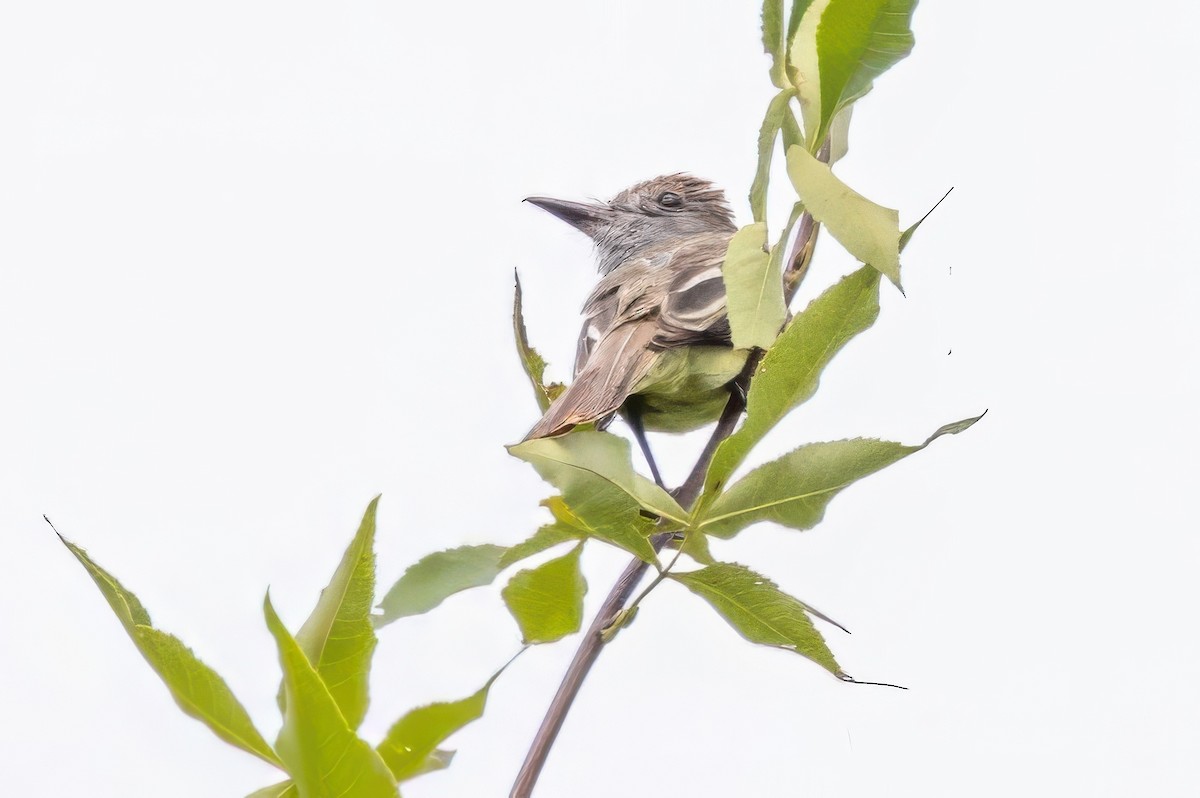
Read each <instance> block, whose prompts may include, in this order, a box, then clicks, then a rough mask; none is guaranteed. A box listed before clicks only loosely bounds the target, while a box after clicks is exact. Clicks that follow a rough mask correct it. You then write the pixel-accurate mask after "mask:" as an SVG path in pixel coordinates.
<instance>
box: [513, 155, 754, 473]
mask: <svg viewBox="0 0 1200 798" xmlns="http://www.w3.org/2000/svg"><path fill="white" fill-rule="evenodd" d="M525 201H526V202H528V203H530V204H532V205H535V206H537V207H539V208H541V209H542V210H545V211H547V212H549V213H551V214H553V215H554V216H556V217H558V218H559V219H561V220H563V221H564V222H566V223H568V224H570V225H571V226H572V227H574V228H575V229H577V230H579V231H580V232H582V233H584V234H585V235H587V236H588V237H589V238H590V239H591V240H592V242H593V243H594V245H595V250H596V266H597V270H598V272H599V274H600V279H599V280H598V282H597V283H596V287H595V288H594V289H593V290H592V292H591V294H590V295H589V296H588V298H587V300H586V301H585V302H584V305H583V317H584V318H583V325H582V328H581V330H580V332H579V340H578V344H577V347H576V356H575V368H574V381H573V382H572V383H571V385H570V387H568V388H567V389H566V390H565V391H564V392H563V393H562V394H561V395H559V396H558V398H557V399H556V400H555V401H554V402H553V403H552V404H551V405H550V407H549V408H548V409H547V410H546V412H545V414H544V415H543V416H542V418H541V419H540V420H539V421H538V422H537V423H536V424H535V425H534V426H533V428H532V429H530V430H529V432H528V434H527V435H526V436H525V440H532V439H536V438H548V437H554V436H558V435H563V434H565V433H567V432H569V431H570V430H571V429H573V428H574V427H576V426H578V425H580V424H587V423H595V424H596V425H597V426H598V427H600V428H604V427H605V426H606V425H607V424H608V423H609V422H610V421H611V419H612V417H613V416H614V415H615V414H617V413H618V412H619V413H620V414H621V415H622V416H623V417H624V418H625V419H626V421H627V422H628V423H629V426H630V428H631V430H632V431H633V433H634V436H635V438H636V439H637V441H638V444H639V445H640V446H641V448H642V451H643V452H644V453H645V454H646V456H647V460H648V461H649V462H650V467H651V470H652V472H653V473H654V476H655V479H656V480H657V481H659V482H661V479H660V478H659V476H658V473H657V467H656V466H655V465H654V463H653V458H652V457H651V456H650V454H649V446H648V444H647V443H646V438H645V432H646V430H652V431H664V432H687V431H690V430H693V429H697V428H699V427H701V426H703V425H705V424H707V423H709V422H711V421H713V420H715V419H716V418H717V417H718V416H719V415H720V414H721V411H722V410H723V409H724V407H725V404H726V403H727V401H728V399H729V395H730V391H731V390H733V388H732V385H733V383H734V381H735V379H736V378H737V377H738V375H739V374H740V373H741V371H742V369H743V368H744V366H745V363H746V359H747V356H748V354H749V352H748V351H747V350H744V349H735V348H734V347H733V342H732V338H731V333H730V326H729V317H728V314H727V311H726V302H725V282H724V278H723V276H722V270H721V269H722V265H723V263H724V260H725V253H726V251H727V249H728V247H729V241H730V239H731V238H732V237H733V234H734V233H736V232H737V225H736V224H735V223H734V219H733V211H732V209H731V208H730V206H729V203H728V202H727V201H726V199H725V194H724V192H723V191H721V190H720V189H719V188H716V187H715V186H714V185H713V184H712V183H711V182H709V181H707V180H703V179H701V178H698V177H694V176H692V175H690V174H687V173H677V174H671V175H663V176H660V177H655V178H653V179H651V180H646V181H644V182H641V183H638V184H636V185H634V186H631V187H630V188H627V189H625V190H624V191H622V192H620V193H619V194H617V195H616V196H615V197H613V198H612V199H611V200H609V201H608V202H574V201H569V200H561V199H553V198H550V197H527V198H526V199H525Z"/></svg>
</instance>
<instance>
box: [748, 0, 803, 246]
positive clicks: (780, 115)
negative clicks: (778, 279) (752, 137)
mask: <svg viewBox="0 0 1200 798" xmlns="http://www.w3.org/2000/svg"><path fill="white" fill-rule="evenodd" d="M768 2H770V0H768ZM794 95H795V92H794V91H793V90H792V89H785V90H784V91H781V92H779V94H776V95H775V98H774V99H772V100H771V103H770V105H768V106H767V113H766V115H765V116H764V117H763V121H762V128H760V129H759V131H758V169H757V170H756V171H755V173H754V182H753V183H751V184H750V211H751V213H753V214H754V221H756V222H764V221H766V219H767V183H768V182H769V181H770V179H771V161H772V160H773V159H774V157H775V139H776V138H778V136H779V129H780V128H781V127H783V123H784V118H785V117H788V116H791V114H792V111H791V108H789V107H788V102H789V101H790V100H791V98H792V97H793V96H794ZM763 236H764V237H765V236H766V231H765V230H764V231H763Z"/></svg>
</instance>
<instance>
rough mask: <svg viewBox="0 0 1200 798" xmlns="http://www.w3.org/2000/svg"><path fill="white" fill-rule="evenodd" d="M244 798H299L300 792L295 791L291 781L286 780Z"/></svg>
mask: <svg viewBox="0 0 1200 798" xmlns="http://www.w3.org/2000/svg"><path fill="white" fill-rule="evenodd" d="M246 798H300V791H299V790H297V789H296V785H295V784H294V783H293V782H292V780H291V779H288V780H287V781H281V782H279V783H278V784H272V785H271V786H270V787H263V788H262V789H261V790H255V791H254V792H253V793H251V794H250V795H247V796H246Z"/></svg>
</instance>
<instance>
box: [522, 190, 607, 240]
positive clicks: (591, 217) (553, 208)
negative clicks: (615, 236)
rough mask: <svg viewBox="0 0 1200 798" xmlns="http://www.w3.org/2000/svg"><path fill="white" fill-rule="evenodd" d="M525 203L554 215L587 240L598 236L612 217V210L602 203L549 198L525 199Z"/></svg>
mask: <svg viewBox="0 0 1200 798" xmlns="http://www.w3.org/2000/svg"><path fill="white" fill-rule="evenodd" d="M525 201H526V202H528V203H531V204H533V205H536V206H538V207H539V208H541V209H542V210H544V211H547V212H549V213H552V214H554V215H555V216H557V217H558V218H559V219H562V220H563V221H564V222H566V223H567V224H569V225H571V226H572V227H574V228H575V229H576V230H579V231H580V232H582V233H583V234H584V235H587V236H588V237H589V238H595V237H596V236H597V235H599V233H600V231H601V230H602V229H604V228H605V227H607V226H608V224H609V222H611V221H612V217H613V209H612V208H610V207H609V206H607V205H604V204H602V203H596V204H593V203H588V202H571V201H570V200H560V199H552V198H550V197H526V198H525Z"/></svg>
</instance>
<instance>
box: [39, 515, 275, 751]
mask: <svg viewBox="0 0 1200 798" xmlns="http://www.w3.org/2000/svg"><path fill="white" fill-rule="evenodd" d="M59 539H60V540H62V542H63V545H65V546H66V547H67V549H68V550H69V551H70V552H71V553H72V554H73V555H75V559H77V560H79V562H80V564H82V565H83V567H84V569H85V570H87V572H88V575H89V576H90V577H91V578H92V581H93V582H95V583H96V587H98V588H100V593H101V595H103V596H104V598H105V600H106V601H107V602H108V605H109V606H110V607H112V610H113V612H114V613H116V615H117V619H118V620H120V622H121V625H122V626H123V627H125V631H126V632H127V633H128V634H129V637H130V638H131V639H132V640H133V642H134V645H136V646H137V648H138V651H140V652H141V654H142V656H143V657H144V658H145V659H146V662H148V663H150V667H151V668H153V669H154V672H155V673H157V674H158V677H159V678H160V679H162V681H163V684H165V685H166V686H167V689H168V690H170V691H171V697H172V698H174V699H175V703H176V704H178V705H179V708H180V709H182V710H183V711H184V712H185V713H186V714H188V715H190V716H191V717H193V718H195V719H196V720H198V721H200V722H201V723H203V724H204V725H205V726H207V727H208V728H209V729H210V730H212V732H213V733H214V734H216V735H217V736H218V737H220V738H221V739H222V740H224V741H225V742H227V743H229V744H230V745H234V746H237V747H238V748H241V749H242V750H243V751H247V752H249V753H251V754H254V755H255V756H257V757H259V758H260V759H262V760H265V761H267V762H270V763H271V764H272V765H281V762H280V761H279V757H277V756H276V755H275V752H274V751H272V750H271V746H270V745H268V744H267V741H266V740H264V739H263V737H262V735H261V734H259V732H258V729H256V728H255V727H254V722H253V721H252V720H250V715H249V714H247V712H246V709H245V707H243V706H242V704H241V702H240V701H238V700H237V698H236V697H235V696H234V695H233V691H231V690H230V689H229V685H227V684H226V683H225V680H224V679H222V678H221V677H220V675H218V674H217V672H216V671H214V670H213V669H212V668H210V667H208V666H207V665H205V664H204V663H203V662H201V661H200V659H199V658H197V657H196V655H195V654H193V653H192V651H191V649H189V648H188V647H187V646H185V645H184V644H183V643H182V642H181V641H180V640H179V639H178V638H177V637H174V636H173V635H169V634H167V633H166V632H162V631H159V630H158V629H155V628H154V627H153V625H152V624H151V622H150V613H148V612H147V611H146V608H145V607H144V606H142V603H141V601H139V600H138V597H137V596H135V595H134V594H133V593H131V592H129V591H128V590H126V589H125V587H124V586H123V585H122V584H121V583H120V582H119V581H117V578H116V577H114V576H113V575H112V574H110V573H109V572H108V571H106V570H104V569H103V568H101V567H100V566H99V565H97V564H96V563H95V562H93V561H92V559H91V557H89V556H88V554H87V552H85V551H84V550H83V549H81V548H79V547H78V546H76V545H75V544H73V543H71V542H70V541H68V540H67V539H66V538H63V537H62V536H61V535H60V536H59Z"/></svg>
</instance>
